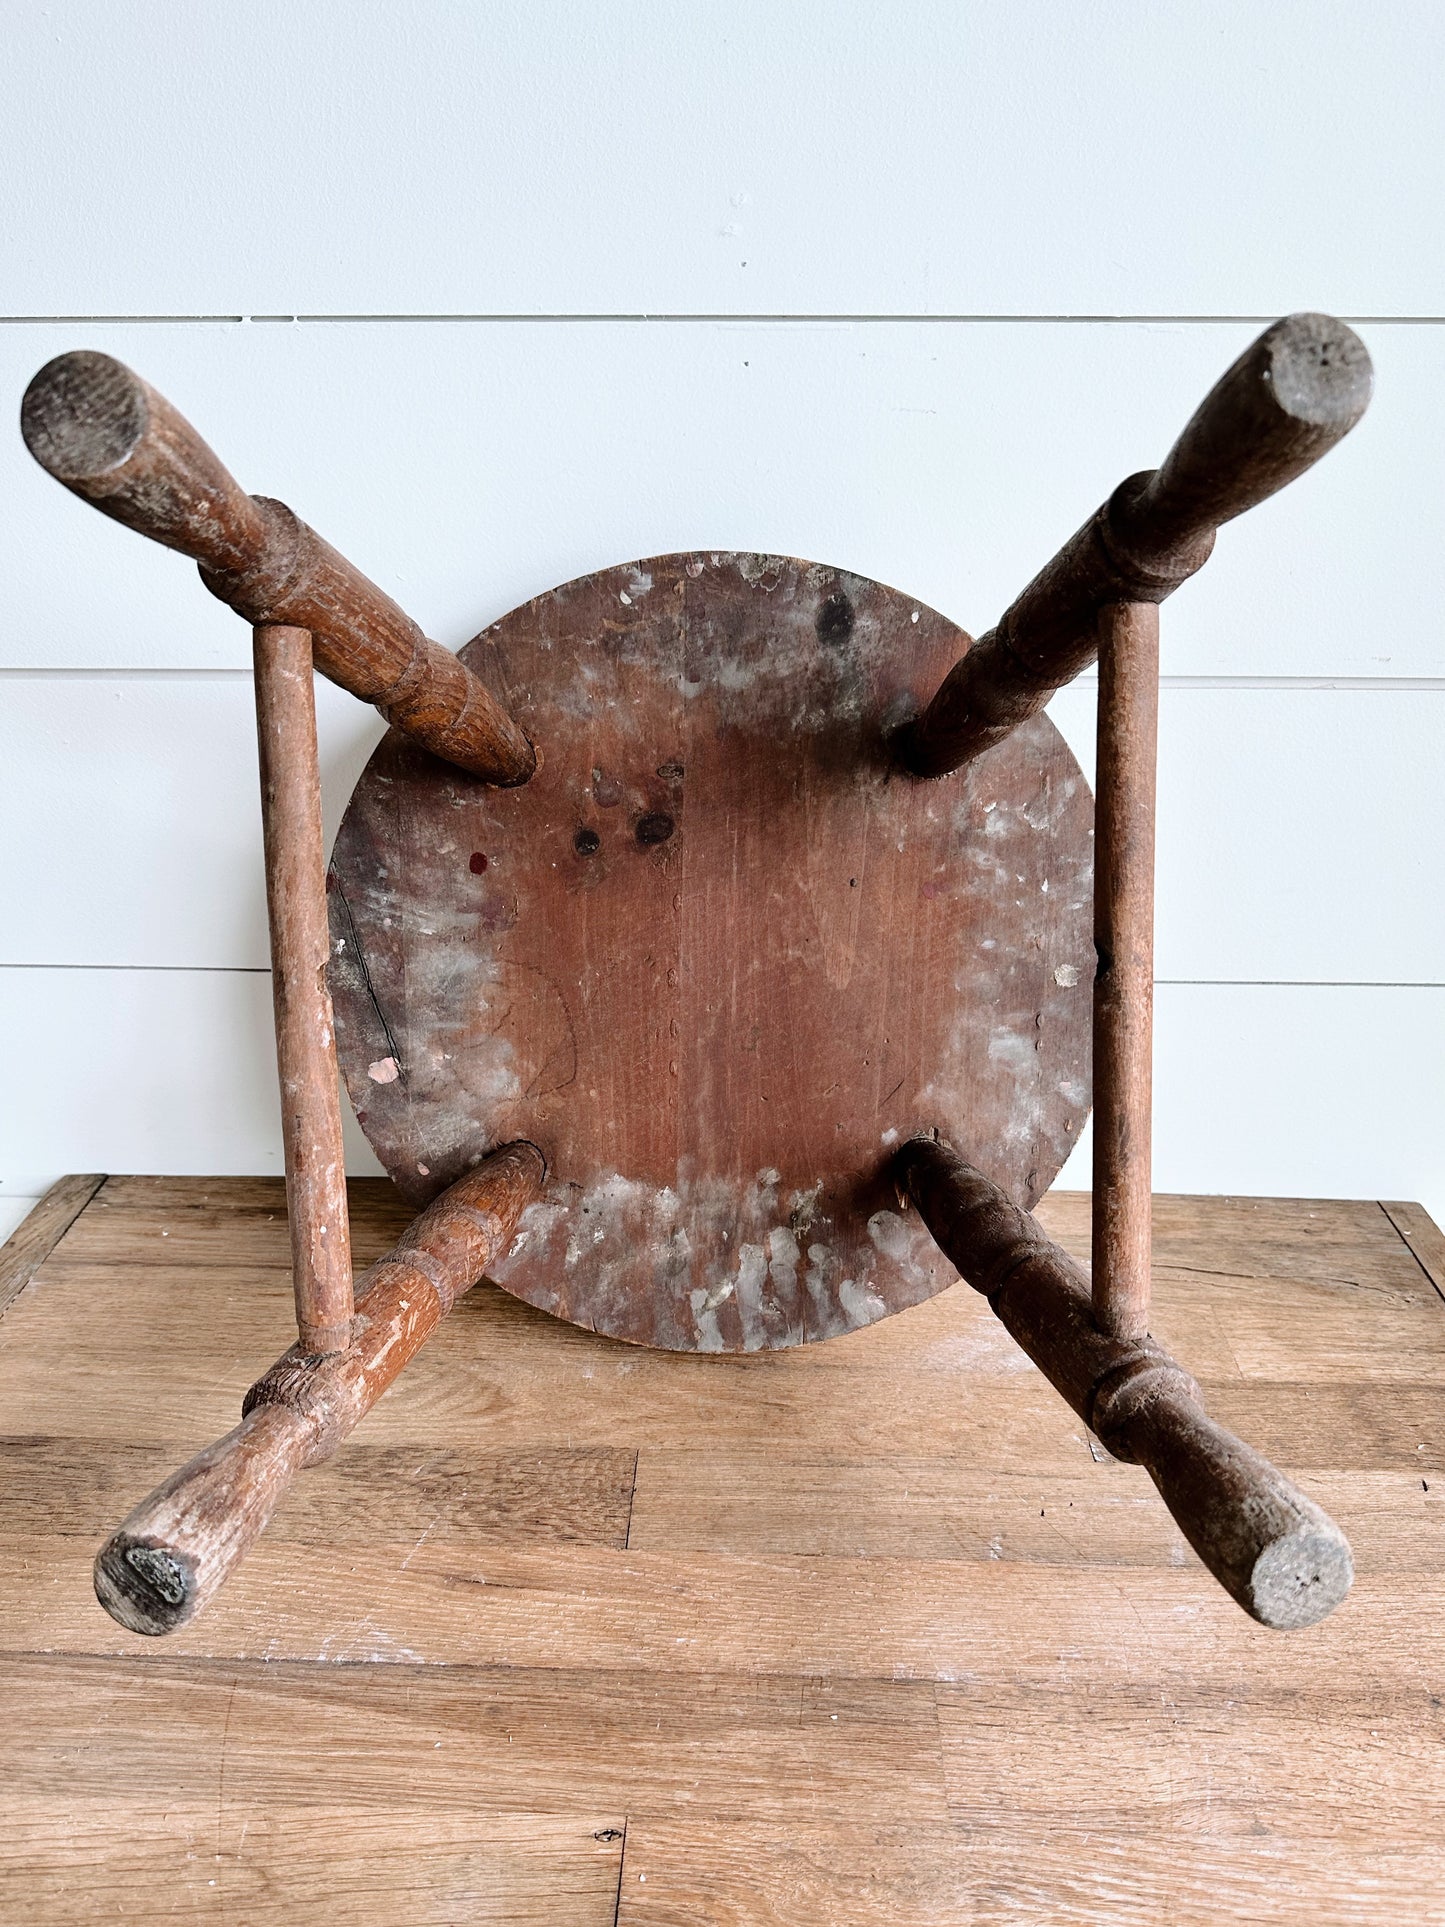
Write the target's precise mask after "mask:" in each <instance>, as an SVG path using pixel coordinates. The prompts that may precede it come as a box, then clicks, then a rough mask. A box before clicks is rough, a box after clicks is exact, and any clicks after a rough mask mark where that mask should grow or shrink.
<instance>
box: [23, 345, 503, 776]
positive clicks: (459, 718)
mask: <svg viewBox="0 0 1445 1927" xmlns="http://www.w3.org/2000/svg"><path fill="white" fill-rule="evenodd" d="M20 425H21V430H22V433H23V434H24V437H25V442H26V446H27V447H28V448H29V450H30V452H31V454H32V455H33V456H34V457H35V459H36V461H37V462H39V463H40V465H41V467H42V468H44V469H45V470H46V472H47V473H48V474H51V475H53V476H54V477H55V479H56V480H57V481H58V482H60V483H62V484H63V486H64V487H66V488H68V489H70V490H71V491H72V492H73V493H74V494H76V495H79V496H80V497H81V498H82V500H84V501H88V502H90V503H92V504H93V505H94V506H95V507H96V508H98V509H100V510H101V512H102V513H103V514H105V515H109V516H113V517H114V518H115V520H116V521H118V522H122V523H124V524H125V526H126V527H127V528H131V529H135V530H136V531H137V532H138V533H139V534H141V535H145V536H148V537H150V539H151V540H152V541H155V542H161V543H164V544H165V546H166V547H167V548H172V549H178V550H179V551H180V552H181V554H182V555H186V556H189V557H190V558H191V560H192V561H194V562H196V563H197V564H199V566H200V571H201V580H202V581H203V582H204V583H205V585H206V587H207V588H208V589H210V590H211V592H212V594H214V595H216V596H219V597H220V599H221V601H223V602H225V603H228V604H229V605H230V607H231V608H233V609H234V610H235V611H236V613H237V614H238V615H241V616H244V617H245V619H246V621H247V622H249V623H251V624H253V625H261V626H272V625H279V626H287V625H289V626H293V627H295V628H299V629H305V630H307V631H308V632H309V633H310V635H311V637H312V642H313V648H314V659H315V664H316V667H317V668H318V669H319V670H320V671H321V673H322V674H323V675H324V676H329V677H330V678H331V679H332V681H333V682H337V683H340V684H341V686H342V688H343V689H349V690H350V691H351V693H352V694H353V695H354V696H360V697H361V698H362V700H363V701H365V702H373V703H375V704H376V706H377V708H378V709H380V710H381V712H382V714H383V715H384V716H385V717H386V719H387V721H388V722H390V723H392V724H394V725H395V726H396V727H397V728H399V729H404V730H406V731H408V732H409V733H410V734H411V735H412V736H414V737H415V738H416V740H417V741H418V742H419V743H424V744H425V745H426V746H427V748H428V749H429V750H431V751H432V752H433V754H435V755H437V756H445V757H448V758H449V759H451V760H452V761H453V762H454V763H456V764H457V765H458V766H459V767H460V768H462V769H465V770H470V771H472V772H473V774H475V775H477V776H480V777H482V778H483V779H484V780H485V781H488V782H498V783H522V782H525V781H526V780H527V778H528V776H530V775H531V773H532V770H533V767H534V766H535V763H536V756H535V752H534V751H533V749H532V745H531V744H530V743H529V742H528V741H527V739H526V737H525V736H524V735H522V733H521V732H520V731H519V730H518V728H517V726H516V724H515V723H514V722H513V721H512V719H511V717H510V716H508V715H507V713H506V711H505V710H504V709H502V708H501V707H500V705H499V704H498V703H497V702H496V701H495V699H494V698H493V697H492V695H491V694H490V693H489V692H488V690H486V689H485V688H484V687H483V685H482V684H481V683H479V682H478V681H477V679H476V678H475V676H473V675H471V674H470V673H469V672H468V671H467V670H466V669H465V668H464V667H463V666H462V664H461V663H459V662H458V661H457V659H456V657H455V656H454V655H453V654H452V652H451V651H450V650H449V649H443V648H442V647H441V645H440V644H439V643H435V642H432V641H431V640H430V639H429V638H428V637H426V636H424V635H423V634H422V632H421V630H420V629H419V628H418V627H417V625H416V624H415V623H414V622H413V621H412V620H411V618H410V617H409V616H407V615H405V614H404V613H403V612H402V610H400V609H399V608H398V607H397V605H396V604H395V603H394V602H393V601H392V600H391V598H390V597H389V596H387V595H384V594H383V593H382V592H381V590H380V589H378V588H377V587H376V585H375V583H373V582H369V581H368V580H367V579H366V577H365V576H364V575H363V574H362V573H361V571H360V570H359V569H358V568H355V567H354V566H353V565H352V564H351V563H350V562H348V561H347V560H346V558H345V557H344V556H342V555H338V554H337V552H336V550H335V549H333V548H332V547H331V546H330V544H329V543H327V542H323V541H322V539H321V537H320V536H319V535H317V534H316V532H315V530H314V529H311V528H308V527H307V525H306V524H305V523H304V522H303V521H302V520H301V519H300V517H299V516H297V515H296V514H295V513H294V512H293V511H292V510H291V509H289V508H288V507H287V506H286V504H285V503H284V502H274V501H271V500H269V499H268V498H266V497H263V496H254V495H248V494H247V493H246V492H245V490H244V489H242V488H241V487H240V485H239V484H238V483H237V482H236V480H235V478H234V477H233V476H232V475H230V474H229V473H228V471H227V470H226V468H225V467H224V466H223V464H222V463H221V461H220V460H219V458H218V457H217V456H216V455H215V453H214V452H213V451H212V450H211V449H210V448H208V447H207V446H206V444H205V442H204V441H202V439H201V437H200V436H199V435H198V434H197V433H196V431H195V429H194V428H192V426H191V424H190V423H189V422H188V421H187V420H186V419H185V417H184V416H183V415H182V414H181V413H180V411H179V410H178V409H176V408H174V407H172V405H171V404H170V402H168V401H167V400H166V398H165V396H164V395H160V394H158V393H157V392H156V390H155V389H154V388H152V387H151V386H150V384H149V383H148V382H145V381H142V379H141V378H140V376H139V375H137V374H135V373H134V372H133V371H132V370H131V369H129V368H127V367H126V366H125V364H124V363H123V362H119V361H117V360H116V359H115V358H114V356H112V355H103V354H97V353H96V352H95V351H94V350H91V349H81V350H78V351H75V352H72V353H70V354H64V355H57V356H56V357H55V359H54V360H53V361H48V362H47V363H46V364H45V366H44V367H43V368H42V369H41V370H40V371H39V373H38V374H37V375H36V376H35V377H34V379H33V380H32V381H31V382H30V384H29V386H28V387H27V388H26V390H25V397H24V400H23V402H22V404H21V410H20Z"/></svg>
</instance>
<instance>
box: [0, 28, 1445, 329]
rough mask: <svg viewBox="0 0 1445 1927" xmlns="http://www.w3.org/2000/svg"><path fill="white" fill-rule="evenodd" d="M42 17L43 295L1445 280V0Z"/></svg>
mask: <svg viewBox="0 0 1445 1927" xmlns="http://www.w3.org/2000/svg"><path fill="white" fill-rule="evenodd" d="M10 13H11V15H12V16H13V19H12V22H11V25H10V32H9V36H8V45H7V55H8V58H7V61H6V89H5V93H6V98H5V110H4V115H3V117H0V125H3V126H6V127H7V129H8V133H7V136H6V140H5V150H6V165H5V167H4V168H3V169H0V181H3V182H4V183H5V196H6V202H7V203H8V205H6V207H5V215H6V231H7V234H8V235H9V237H10V248H9V257H8V272H7V283H8V293H7V297H6V298H7V301H8V302H9V303H11V304H13V305H14V307H15V309H16V310H17V311H21V312H26V313H38V314H56V313H69V314H76V313H79V314H94V313H106V312H110V313H117V312H118V313H126V314H134V313H150V312H156V311H159V312H162V313H171V314H192V313H217V312H224V313H252V312H266V313H275V312H284V313H295V312H298V311H323V310H324V311H336V312H342V313H353V314H354V313H378V312H380V313H402V314H415V313H425V312H432V311H440V312H458V311H466V312H476V311H483V312H496V311H511V312H516V311H521V312H528V311H542V312H579V311H580V312H585V313H595V312H601V311H613V310H620V311H622V312H626V313H637V312H651V313H658V312H666V311H670V310H689V311H702V312H717V311H726V312H739V311H741V312H745V313H776V312H798V311H802V312H808V313H813V312H818V311H825V312H836V311H840V312H844V313H855V312H859V311H872V310H875V309H883V310H888V311H897V310H902V311H904V312H938V311H946V312H962V313H980V312H984V313H1003V314H1020V313H1035V312H1043V313H1057V312H1064V313H1102V314H1109V313H1118V312H1125V313H1146V314H1157V313H1173V312H1182V313H1186V314H1209V313H1219V312H1223V313H1231V314H1238V313H1259V312H1269V311H1271V310H1274V309H1282V308H1285V307H1289V306H1292V305H1297V304H1298V303H1299V302H1300V301H1301V300H1302V299H1303V300H1313V301H1317V302H1322V303H1325V304H1330V305H1334V306H1335V307H1340V308H1344V309H1349V310H1352V311H1355V312H1364V313H1376V314H1379V313H1391V314H1393V313H1405V314H1420V313H1437V314H1438V313H1440V312H1441V311H1442V310H1445V265H1442V262H1441V260H1440V259H1439V257H1438V251H1436V250H1434V249H1432V248H1430V247H1428V246H1423V245H1421V237H1422V236H1425V235H1429V234H1433V233H1436V232H1438V231H1439V229H1440V227H1441V225H1442V212H1445V209H1442V198H1445V197H1442V192H1441V166H1440V146H1439V142H1438V139H1437V132H1438V129H1437V124H1436V123H1437V108H1438V100H1437V94H1436V89H1435V83H1436V79H1437V77H1438V73H1439V69H1440V63H1441V58H1442V54H1445V39H1442V22H1441V19H1440V16H1439V13H1438V10H1436V9H1433V8H1431V7H1428V6H1422V5H1420V4H1417V3H1416V0H1378V4H1377V5H1375V6H1373V7H1371V9H1370V10H1369V13H1368V15H1366V14H1364V13H1361V12H1349V11H1344V10H1334V9H1321V8H1318V7H1311V6H1308V5H1306V4H1295V3H1291V4H1279V5H1275V6H1271V7H1267V8H1259V7H1255V6H1251V5H1250V4H1249V3H1248V0H1219V4H1215V5H1210V6H1203V5H1189V6H1183V7H1178V6H1176V7H1167V8H1161V7H1157V6H1152V5H1150V4H1149V0H1119V4H1116V5H1114V6H1112V7H1110V8H1108V9H1106V10H1103V11H1100V10H1099V9H1097V8H1071V7H1066V6H1059V5H1057V4H1055V3H1054V0H1021V3H1020V4H1016V5H1013V6H1009V7H1006V8H985V7H963V8H960V7H957V6H954V5H951V4H949V0H907V4H903V5H898V6H894V7H892V8H890V9H889V10H888V11H887V13H886V14H885V15H882V16H879V15H877V14H875V13H874V12H872V11H870V10H867V9H853V10H850V9H838V8H835V7H827V6H825V5H823V4H822V0H803V3H802V4H794V5H791V6H788V7H785V8H776V7H772V6H769V5H767V4H765V0H703V3H702V4H700V5H696V6H693V7H690V8H689V9H688V10H687V13H686V15H685V17H683V18H681V19H680V18H679V16H678V14H677V13H676V11H675V10H674V9H672V8H670V7H668V6H665V5H664V4H662V0H629V3H628V4H626V5H624V6H620V7H612V8H608V9H604V10H603V11H602V12H601V13H600V14H599V12H598V10H597V9H596V8H595V7H587V6H585V5H583V4H581V0H548V4H546V5H543V6H540V7H528V8H522V7H517V6H504V7H484V8H472V7H448V8H439V9H431V10H428V11H427V12H426V14H425V15H424V16H421V17H420V18H419V17H418V16H417V15H416V14H415V13H414V12H413V11H412V9H410V8H408V7H402V6H397V5H395V4H388V0H366V3H365V4H361V5H358V6H354V7H352V8H349V9H346V10H345V11H344V12H343V10H341V9H339V8H338V7H337V6H336V5H334V4H324V3H319V0H310V4H307V5H304V6H301V7H297V6H295V5H288V4H284V0H253V4H251V5H249V6H247V7H246V8H244V9H241V10H238V11H236V12H235V13H232V14H227V13H224V12H220V11H218V10H216V9H212V8H204V9H196V8H190V7H186V6H184V5H176V4H174V0H172V3H171V4H156V0H71V3H70V4H69V5H68V6H67V7H66V9H65V11H64V15H63V17H57V16H55V15H54V14H53V13H52V10H51V9H49V8H48V7H46V6H44V5H43V4H41V0H16V4H14V5H13V6H12V7H11V9H10ZM281 48H284V50H285V55H284V58H278V49H281ZM198 74H207V75H214V76H224V78H225V84H224V86H198V85H197V84H196V76H197V75H198ZM122 103H123V114H124V134H125V137H124V138H123V139H117V138H116V116H117V113H119V112H121V111H122V109H121V104H122Z"/></svg>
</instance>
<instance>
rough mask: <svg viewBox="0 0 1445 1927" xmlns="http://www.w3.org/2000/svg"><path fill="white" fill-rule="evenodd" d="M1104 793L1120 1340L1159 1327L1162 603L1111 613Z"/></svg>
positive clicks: (1105, 1096) (1098, 1169) (1101, 943)
mask: <svg viewBox="0 0 1445 1927" xmlns="http://www.w3.org/2000/svg"><path fill="white" fill-rule="evenodd" d="M1099 629H1100V637H1099V737H1098V741H1099V754H1098V769H1097V773H1096V776H1095V782H1094V790H1095V795H1096V798H1097V801H1096V803H1095V806H1094V824H1095V835H1094V947H1095V949H1096V951H1097V953H1098V974H1097V976H1096V977H1095V980H1094V1253H1093V1258H1094V1262H1093V1267H1092V1269H1093V1294H1094V1318H1095V1322H1096V1323H1097V1324H1098V1326H1099V1328H1100V1330H1101V1331H1107V1332H1112V1333H1113V1334H1114V1336H1115V1337H1116V1338H1142V1336H1143V1335H1144V1333H1145V1331H1146V1330H1147V1329H1148V1324H1149V1263H1150V1219H1151V1212H1152V1194H1151V1177H1150V1172H1151V1162H1152V1160H1151V1157H1150V1131H1151V1127H1152V1113H1153V1090H1152V1080H1153V1032H1154V777H1155V765H1156V761H1157V754H1156V752H1157V744H1158V734H1159V610H1158V607H1157V606H1156V605H1155V604H1154V603H1152V602H1114V603H1110V604H1109V606H1108V607H1107V608H1105V609H1104V610H1103V611H1102V612H1101V615H1100V619H1099Z"/></svg>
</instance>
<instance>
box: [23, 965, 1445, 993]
mask: <svg viewBox="0 0 1445 1927" xmlns="http://www.w3.org/2000/svg"><path fill="white" fill-rule="evenodd" d="M0 970H35V971H41V970H95V971H102V970H103V971H115V972H121V971H131V972H134V973H136V974H138V975H145V974H149V973H154V972H165V973H169V974H171V975H176V976H185V975H189V976H198V977H201V976H215V977H269V976H270V975H271V970H270V967H269V965H267V964H189V963H175V964H155V963H150V964H131V963H45V962H40V963H15V962H0ZM1154 984H1155V988H1156V989H1162V990H1445V982H1437V981H1436V980H1434V979H1432V978H1429V977H1156V978H1155V979H1154Z"/></svg>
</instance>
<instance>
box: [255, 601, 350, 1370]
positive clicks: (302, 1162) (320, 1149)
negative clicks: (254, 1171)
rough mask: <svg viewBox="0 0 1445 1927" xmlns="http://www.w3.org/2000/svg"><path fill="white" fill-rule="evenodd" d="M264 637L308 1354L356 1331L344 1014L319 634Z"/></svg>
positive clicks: (276, 940)
mask: <svg viewBox="0 0 1445 1927" xmlns="http://www.w3.org/2000/svg"><path fill="white" fill-rule="evenodd" d="M253 643H254V657H255V686H256V740H257V747H258V751H259V757H260V769H261V827H262V832H263V842H264V845H265V853H266V914H267V920H268V922H269V925H270V931H271V997H272V1003H273V1006H274V1009H275V1013H276V1071H277V1077H278V1080H279V1083H280V1086H281V1139H282V1144H283V1146H284V1149H285V1157H286V1214H287V1219H288V1222H289V1225H290V1231H291V1282H292V1288H293V1290H294V1292H295V1295H296V1329H297V1332H298V1333H299V1335H300V1340H301V1345H302V1349H303V1350H305V1351H309V1352H339V1351H344V1350H345V1349H346V1345H347V1342H348V1340H349V1339H350V1336H351V1318H352V1312H353V1310H354V1305H353V1302H352V1290H351V1228H350V1225H349V1224H348V1222H347V1216H346V1149H345V1146H344V1145H343V1143H342V1139H341V1095H340V1092H339V1090H338V1088H337V1072H336V1020H335V1017H334V1016H333V1014H332V1009H331V993H330V991H329V990H328V989H327V988H326V958H327V953H328V951H329V949H330V942H329V939H328V936H327V927H326V846H325V844H324V842H323V840H322V832H321V774H320V768H319V764H318V757H317V746H316V697H315V677H314V675H313V673H312V664H311V654H312V651H311V635H310V632H309V630H306V629H288V628H285V627H283V626H281V625H279V624H272V625H264V626H258V627H257V629H256V631H255V634H254V637H253Z"/></svg>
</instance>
